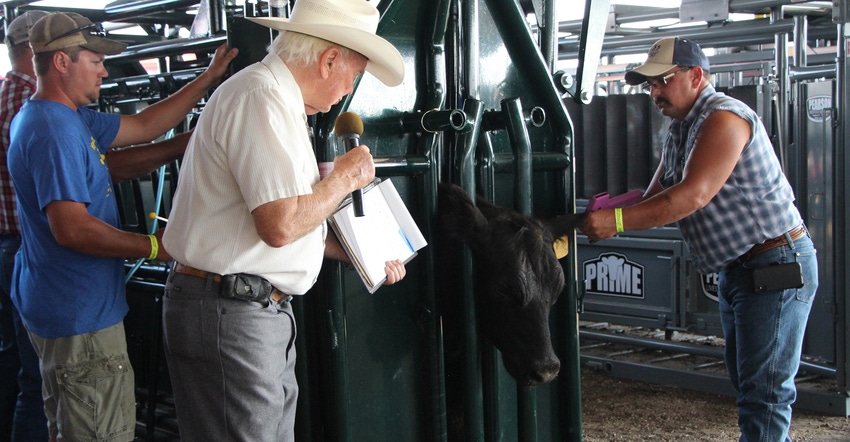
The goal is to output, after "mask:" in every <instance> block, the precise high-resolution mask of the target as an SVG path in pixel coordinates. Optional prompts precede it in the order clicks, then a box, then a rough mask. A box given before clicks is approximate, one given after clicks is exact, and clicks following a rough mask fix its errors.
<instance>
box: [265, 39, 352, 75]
mask: <svg viewBox="0 0 850 442" xmlns="http://www.w3.org/2000/svg"><path fill="white" fill-rule="evenodd" d="M330 47H337V48H339V52H340V55H342V58H343V59H345V60H348V59H349V56H350V54H351V52H352V51H351V50H350V49H348V48H346V47H344V46H340V45H338V44H336V43H331V42H329V41H327V40H324V39H321V38H318V37H313V36H312V35H307V34H301V33H298V32H292V31H281V32H280V33H279V34H278V36H277V37H275V39H274V40H273V41H272V42H271V44H270V45H269V48H268V52H269V53H270V54H278V55H280V57H281V58H282V59H283V61H285V62H286V63H291V64H293V65H295V66H300V67H306V66H309V65H311V64H313V63H315V62H316V61H318V59H319V55H320V54H321V53H322V52H324V51H325V50H327V49H328V48H330ZM343 65H345V68H346V69H347V68H348V63H343Z"/></svg>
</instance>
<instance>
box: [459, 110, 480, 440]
mask: <svg viewBox="0 0 850 442" xmlns="http://www.w3.org/2000/svg"><path fill="white" fill-rule="evenodd" d="M464 112H465V113H466V115H467V119H468V120H469V121H470V123H471V126H470V127H471V130H469V131H468V132H465V133H463V134H462V135H461V137H460V139H459V140H458V146H459V149H460V150H459V152H458V156H457V161H458V171H459V173H460V182H461V184H460V186H461V187H463V188H464V189H465V190H466V191H467V193H468V194H469V196H470V198H472V200H473V201H475V162H474V156H475V146H476V144H477V143H476V141H477V140H478V135H479V131H480V127H481V125H480V121H481V116H482V114H483V113H484V104H483V103H482V102H480V101H478V100H475V99H467V100H466V102H465V103H464ZM461 275H462V276H461V285H462V287H461V290H460V293H462V294H463V318H464V319H463V340H464V344H465V347H466V355H465V359H464V364H463V379H464V385H465V387H464V388H465V390H464V395H463V397H464V400H463V408H464V432H465V434H466V439H465V440H468V441H480V440H484V429H483V422H484V417H483V412H482V410H483V393H482V387H481V385H482V380H481V370H480V364H479V361H478V358H477V356H478V354H479V352H478V351H477V350H478V341H479V339H478V328H477V323H478V321H477V317H476V314H475V295H474V287H473V284H472V254H471V253H470V251H469V248H466V247H464V249H463V252H462V256H461Z"/></svg>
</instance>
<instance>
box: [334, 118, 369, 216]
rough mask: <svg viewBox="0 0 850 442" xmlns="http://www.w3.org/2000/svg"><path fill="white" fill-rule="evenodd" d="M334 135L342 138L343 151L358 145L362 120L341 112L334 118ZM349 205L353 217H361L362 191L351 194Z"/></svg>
mask: <svg viewBox="0 0 850 442" xmlns="http://www.w3.org/2000/svg"><path fill="white" fill-rule="evenodd" d="M334 133H336V136H338V137H340V138H342V143H343V145H344V146H345V151H346V152H347V151H349V150H351V149H354V148H355V147H357V146H359V145H360V134H362V133H363V120H361V119H360V117H359V116H358V115H357V114H355V113H354V112H343V113H342V114H340V115H339V116H338V117H337V118H336V122H335V123H334ZM351 204H352V205H353V206H354V216H363V215H364V213H363V190H362V189H357V190H355V191H354V192H351Z"/></svg>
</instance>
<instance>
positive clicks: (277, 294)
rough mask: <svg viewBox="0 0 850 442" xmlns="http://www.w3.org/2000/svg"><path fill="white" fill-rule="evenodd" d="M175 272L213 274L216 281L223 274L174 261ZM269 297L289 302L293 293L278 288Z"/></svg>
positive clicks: (275, 300) (208, 275)
mask: <svg viewBox="0 0 850 442" xmlns="http://www.w3.org/2000/svg"><path fill="white" fill-rule="evenodd" d="M174 272H176V273H180V274H181V275H187V276H194V277H196V278H202V279H207V278H209V277H210V276H212V280H213V281H215V282H221V275H219V274H218V273H211V272H207V271H206V270H200V269H196V268H194V267H189V266H187V265H186V264H180V263H179V262H175V263H174ZM269 298H270V299H271V300H272V301H274V302H277V303H280V302H289V301H290V300H292V295H287V294H286V293H283V292H282V291H280V290H278V289H274V290H272V293H271V295H269Z"/></svg>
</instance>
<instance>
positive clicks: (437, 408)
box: [406, 0, 466, 442]
mask: <svg viewBox="0 0 850 442" xmlns="http://www.w3.org/2000/svg"><path fill="white" fill-rule="evenodd" d="M450 10H451V0H439V1H436V2H435V4H434V7H433V9H431V11H432V12H433V14H434V15H433V19H432V20H431V22H430V23H431V28H430V35H429V36H428V40H427V45H428V46H427V54H428V56H426V57H424V75H423V77H424V80H425V84H420V85H418V86H419V87H417V91H421V92H419V93H421V94H423V95H424V96H423V97H422V98H423V100H422V102H423V103H424V105H425V108H426V109H440V108H442V107H443V105H444V103H445V98H446V97H445V89H446V88H445V87H444V86H443V84H442V82H443V81H445V73H444V71H443V69H442V67H443V66H445V60H444V54H445V41H446V29H447V27H448V20H449V11H450ZM426 115H427V111H426V112H425V113H424V114H423V115H422V116H423V118H422V122H423V123H422V125H423V126H424V127H426V128H429V129H430V128H431V126H430V124H431V121H430V120H428V122H427V123H426V122H425V118H424V117H425V116H426ZM465 120H466V118H465V115H464V121H465ZM449 121H450V122H452V123H454V122H456V120H455V119H454V118H453V117H452V116H451V115H450V116H449ZM437 132H438V131H436V130H426V131H425V132H424V133H423V136H422V137H421V139H420V143H419V149H420V150H419V151H418V152H417V153H418V154H421V155H423V156H424V158H420V157H413V156H411V155H408V156H407V157H406V159H407V161H408V167H409V168H411V169H421V168H424V167H425V166H427V167H428V171H427V173H425V175H424V177H425V180H424V182H423V183H422V188H421V194H423V195H425V200H426V201H425V204H427V207H428V211H427V213H428V216H426V217H424V218H425V219H424V226H423V227H424V229H425V232H426V234H429V236H431V235H430V234H431V232H433V229H432V227H431V220H432V219H434V216H435V214H436V213H437V183H438V182H439V181H440V168H439V164H440V163H441V160H440V157H441V155H442V154H443V149H441V147H442V137H441V136H440V134H439V133H437ZM423 255H424V256H425V257H427V260H426V266H427V268H426V273H425V274H426V275H429V277H428V278H425V280H426V287H425V291H424V294H423V297H424V299H423V302H424V303H425V305H427V306H429V308H430V309H431V312H436V311H437V307H436V306H437V293H436V292H437V290H436V276H435V275H436V271H435V268H436V263H435V262H434V253H433V250H432V248H430V247H428V250H426V251H425V252H424V253H423ZM442 329H443V327H442V324H441V323H440V317H439V315H436V314H435V315H433V317H432V318H430V320H429V321H428V322H427V330H428V334H427V337H426V339H427V340H428V344H427V347H428V353H429V355H430V357H429V358H428V360H429V364H430V366H429V373H430V377H431V379H430V380H431V382H430V396H431V400H430V404H429V406H430V411H431V419H430V422H431V431H432V433H431V438H430V440H433V441H439V442H446V441H447V440H448V422H447V418H446V413H447V411H446V385H445V361H444V359H443V354H444V353H443V352H444V346H443V336H442Z"/></svg>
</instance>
